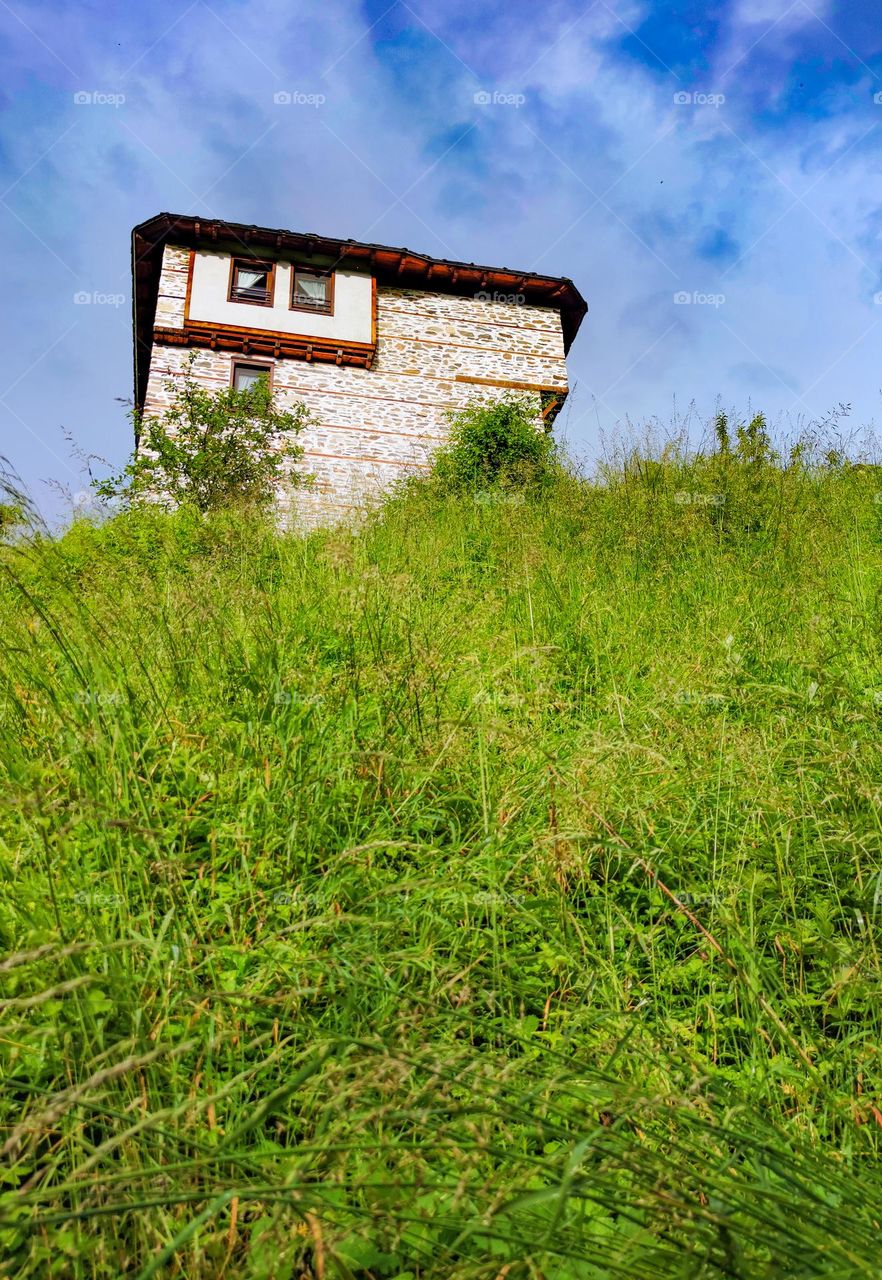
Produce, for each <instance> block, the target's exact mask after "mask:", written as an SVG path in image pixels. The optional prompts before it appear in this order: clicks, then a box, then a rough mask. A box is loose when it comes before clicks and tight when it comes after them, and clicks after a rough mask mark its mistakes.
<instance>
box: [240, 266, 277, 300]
mask: <svg viewBox="0 0 882 1280" xmlns="http://www.w3.org/2000/svg"><path fill="white" fill-rule="evenodd" d="M273 273H274V267H273V264H272V263H271V262H255V261H254V260H253V259H251V258H234V259H233V262H232V266H231V268H230V302H250V303H251V304H252V305H256V306H258V307H271V306H272V305H273Z"/></svg>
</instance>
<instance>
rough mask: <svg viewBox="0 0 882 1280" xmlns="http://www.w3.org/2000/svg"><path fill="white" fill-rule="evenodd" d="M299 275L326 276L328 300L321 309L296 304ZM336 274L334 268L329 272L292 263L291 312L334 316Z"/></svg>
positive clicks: (307, 304)
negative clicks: (295, 297)
mask: <svg viewBox="0 0 882 1280" xmlns="http://www.w3.org/2000/svg"><path fill="white" fill-rule="evenodd" d="M299 275H307V276H326V277H327V279H328V300H327V302H326V303H325V304H324V306H321V307H314V306H311V305H310V304H309V303H308V302H295V301H294V295H295V294H296V292H297V277H298V276H299ZM335 276H336V272H335V271H334V270H333V268H329V269H328V270H325V269H323V268H322V267H311V266H307V265H306V263H302V264H300V265H298V264H297V263H296V262H292V263H291V296H290V298H289V299H288V310H289V311H308V312H310V314H312V315H314V316H332V315H333V314H334V293H335V288H334V278H335Z"/></svg>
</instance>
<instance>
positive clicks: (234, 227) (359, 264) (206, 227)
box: [132, 213, 588, 406]
mask: <svg viewBox="0 0 882 1280" xmlns="http://www.w3.org/2000/svg"><path fill="white" fill-rule="evenodd" d="M167 244H174V245H182V246H184V247H185V248H191V249H211V248H212V247H215V248H218V249H221V248H224V247H225V246H228V245H231V244H232V245H234V246H236V247H237V249H238V251H239V252H241V253H258V254H259V253H267V254H272V253H281V254H286V253H293V254H297V255H299V256H303V257H305V258H307V259H309V258H311V257H313V256H315V257H316V258H317V259H318V258H330V259H332V260H333V262H334V264H335V265H336V266H338V267H341V268H348V269H350V270H359V269H360V270H363V271H369V272H370V273H371V275H373V276H374V277H375V278H376V279H377V281H378V283H380V284H396V285H398V286H400V287H401V288H410V289H430V290H431V291H432V292H437V293H453V294H461V295H462V294H465V295H467V294H475V293H480V292H484V291H492V292H497V293H504V294H512V293H516V294H521V295H523V298H524V300H525V302H526V303H527V304H530V303H532V304H534V305H537V306H545V307H556V308H557V309H558V310H559V311H560V317H561V327H562V329H563V338H564V352H567V351H569V349H570V346H571V344H572V342H573V339H574V338H575V336H576V334H577V332H578V330H579V325H580V324H581V323H582V319H583V317H584V316H585V313H586V312H587V310H588V304H587V303H586V302H585V299H584V298H583V297H582V295H581V293H580V292H579V290H578V289H577V288H576V286H575V285H574V284H573V282H572V280H569V279H567V278H566V277H564V276H543V275H538V274H537V273H536V272H532V271H515V270H512V269H511V268H508V267H482V266H478V265H477V264H475V263H474V262H453V261H450V260H449V259H447V258H432V257H429V256H428V255H427V254H422V253H415V252H413V251H412V250H410V249H394V248H390V247H389V246H388V245H382V244H369V243H366V242H364V241H360V240H338V239H336V238H334V237H329V236H319V235H313V234H311V233H310V232H297V231H280V230H272V229H270V228H269V227H253V226H246V225H245V224H244V223H240V222H223V221H220V220H218V219H216V218H195V217H191V216H190V215H186V214H176V213H159V214H157V215H156V217H154V218H149V219H148V220H147V221H146V222H142V223H141V224H140V225H139V226H137V227H135V229H134V230H133V231H132V310H133V323H134V363H135V403H136V405H139V406H140V405H142V404H143V402H144V396H145V394H146V390H147V377H148V374H149V370H150V352H151V349H152V346H153V322H154V316H155V313H156V299H157V295H158V292H159V277H160V273H161V271H162V251H163V248H164V247H165V245H167Z"/></svg>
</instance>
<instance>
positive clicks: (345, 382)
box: [143, 244, 567, 525]
mask: <svg viewBox="0 0 882 1280" xmlns="http://www.w3.org/2000/svg"><path fill="white" fill-rule="evenodd" d="M189 270H190V250H189V249H187V248H183V247H178V246H174V245H169V244H166V245H165V247H164V250H163V257H162V269H161V274H160V279H159V291H158V297H157V301H156V315H155V325H156V326H157V329H159V330H160V331H161V330H163V329H164V330H169V331H174V330H178V329H180V330H183V329H184V325H185V310H186V299H187V291H188V272H189ZM376 344H377V345H376V353H375V355H374V358H373V362H372V365H371V367H370V368H357V367H351V366H347V365H336V364H334V363H331V362H327V363H319V362H309V361H307V360H304V359H298V358H277V359H275V360H273V361H271V364H272V385H273V389H274V392H275V394H276V401H277V403H278V404H279V406H280V407H283V408H285V407H291V406H293V405H294V404H296V403H297V402H302V403H304V404H305V405H306V406H307V408H308V409H309V410H310V411H311V412H312V414H313V415H314V417H315V419H316V423H315V425H313V426H311V427H309V428H307V429H306V430H305V431H304V432H302V433H301V435H300V436H299V440H298V443H299V444H300V445H301V446H302V447H303V450H304V456H303V458H302V460H301V462H300V463H299V464H298V465H299V467H300V468H301V469H302V470H303V471H305V472H306V473H308V474H310V475H312V476H313V477H314V480H313V482H312V483H311V485H310V486H308V487H307V488H305V489H298V490H296V491H295V492H294V497H293V502H292V500H291V495H289V494H286V495H283V496H282V498H281V500H280V506H281V507H282V509H283V511H285V512H286V514H287V515H288V516H289V518H290V519H291V520H292V521H293V522H295V523H303V524H307V525H309V524H315V523H322V522H326V521H328V520H331V519H334V518H335V517H339V516H340V515H343V514H345V513H346V512H347V511H350V510H352V509H353V508H355V507H358V506H359V505H361V504H363V503H364V502H365V501H366V500H369V499H370V498H371V496H373V495H375V494H377V493H378V492H381V491H383V490H384V489H386V488H388V487H389V486H390V485H391V484H392V483H394V482H395V481H396V480H397V479H399V478H401V477H403V476H406V475H408V474H412V473H413V472H415V471H420V470H424V469H427V468H428V467H429V466H430V462H431V456H432V452H433V450H434V449H435V448H437V447H438V445H439V444H440V443H441V442H442V441H443V440H444V438H445V436H446V433H447V429H448V418H447V415H448V413H449V412H450V411H456V410H458V409H461V408H463V407H465V406H466V405H468V404H472V403H475V402H476V401H478V402H488V401H490V400H493V399H496V398H498V397H499V396H500V395H505V394H518V395H523V396H525V397H526V398H527V399H528V400H530V401H531V402H532V403H534V404H535V406H536V407H537V409H538V408H539V407H540V405H541V403H542V402H543V398H544V399H545V402H546V403H547V398H548V394H549V393H551V392H554V391H556V392H559V393H562V394H563V395H565V394H566V391H567V372H566V363H565V357H564V339H563V333H562V329H561V319H560V313H559V311H558V310H557V309H556V308H555V307H553V306H539V305H534V304H530V305H518V304H517V303H513V302H510V301H497V300H494V299H493V297H492V295H491V296H487V295H483V296H482V295H481V294H480V293H479V294H477V295H475V296H459V295H455V294H450V293H440V292H438V293H436V292H432V291H430V290H429V289H417V288H400V287H395V286H392V285H386V284H379V285H378V287H377V291H376ZM191 358H193V360H194V363H193V373H194V375H195V377H196V378H197V380H198V381H199V382H200V383H201V384H202V385H204V386H205V387H207V388H208V389H211V390H214V389H221V388H225V387H228V386H229V385H230V379H231V369H232V364H233V361H234V360H240V359H246V360H247V356H239V355H236V354H231V352H230V351H221V350H210V349H205V348H201V349H198V350H195V352H193V351H192V350H191V349H188V348H187V347H186V346H180V345H173V344H172V343H170V342H163V341H161V340H159V339H158V340H157V341H156V342H155V343H154V345H153V348H152V353H151V357H150V369H149V378H148V381H147V394H146V397H145V399H144V404H143V412H144V414H145V415H146V416H152V415H157V416H158V415H160V414H161V413H162V412H163V411H164V409H165V408H166V407H167V406H168V403H169V384H170V383H171V384H174V382H175V380H176V379H179V378H181V377H182V376H183V375H184V372H185V370H186V367H187V365H188V363H189V361H190V359H191ZM543 393H544V397H543Z"/></svg>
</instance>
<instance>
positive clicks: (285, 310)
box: [189, 252, 372, 342]
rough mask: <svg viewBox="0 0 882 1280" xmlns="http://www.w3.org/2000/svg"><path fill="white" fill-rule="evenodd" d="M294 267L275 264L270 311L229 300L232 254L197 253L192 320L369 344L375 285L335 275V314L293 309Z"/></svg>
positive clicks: (367, 278)
mask: <svg viewBox="0 0 882 1280" xmlns="http://www.w3.org/2000/svg"><path fill="white" fill-rule="evenodd" d="M291 270H292V267H291V264H290V263H288V262H277V263H276V278H275V288H274V291H273V305H272V306H271V307H256V306H254V305H252V304H251V303H248V302H229V301H228V300H227V298H228V293H229V288H230V256H229V255H228V254H219V253H199V252H197V254H196V257H195V261H194V264H193V283H192V286H191V290H190V311H189V318H190V319H191V320H201V321H205V322H208V323H212V322H214V323H215V324H231V325H237V326H239V327H243V326H245V327H247V328H251V329H270V330H272V331H273V332H274V333H292V334H299V335H303V336H304V337H310V338H335V339H339V340H340V341H343V342H370V341H371V319H372V315H371V312H372V281H371V277H370V276H369V275H361V274H359V273H357V272H354V271H336V272H335V273H334V313H333V315H321V314H315V313H313V312H310V311H293V310H292V309H291V307H290V306H289V303H290V300H291Z"/></svg>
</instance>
